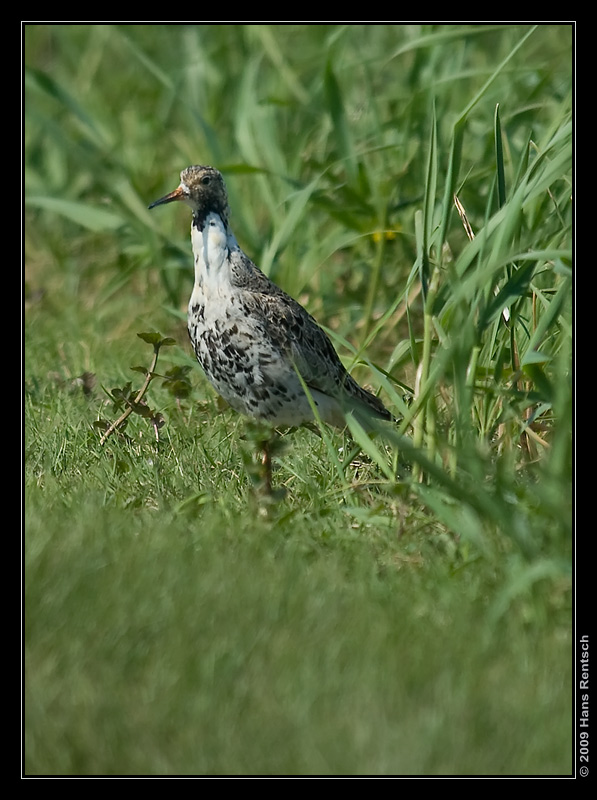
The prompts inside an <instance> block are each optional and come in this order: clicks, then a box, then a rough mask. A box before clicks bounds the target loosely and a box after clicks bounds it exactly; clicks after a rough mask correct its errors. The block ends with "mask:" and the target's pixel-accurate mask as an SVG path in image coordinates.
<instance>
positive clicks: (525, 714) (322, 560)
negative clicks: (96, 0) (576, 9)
mask: <svg viewBox="0 0 597 800" xmlns="http://www.w3.org/2000/svg"><path fill="white" fill-rule="evenodd" d="M572 34H573V31H572V27H571V26H569V25H538V26H531V25H526V24H525V25H523V24H514V25H504V24H500V25H467V24H447V25H430V24H413V23H409V24H402V25H380V24H375V25H338V24H337V25H39V24H38V25H24V34H23V36H24V61H25V68H24V183H25V187H24V192H25V197H24V200H25V204H24V212H23V214H24V255H25V269H24V280H23V304H24V312H23V328H24V348H23V372H24V392H23V415H24V442H23V453H24V459H23V484H24V522H25V537H24V552H23V559H24V624H23V641H24V645H23V662H24V740H23V773H24V774H25V775H26V776H60V775H73V776H85V775H123V776H144V775H149V776H168V777H172V776H177V775H185V776H206V777H209V776H256V775H263V776H307V775H322V776H368V775H372V776H394V775H395V776H408V775H413V776H442V775H445V776H458V775H498V776H507V775H537V776H547V775H569V774H571V772H572V743H573V737H572V610H571V609H572V604H573V597H572V588H571V554H572V537H573V529H572V478H571V475H572V406H573V400H572V396H573V395H572V385H573V379H572V327H573V323H572V290H571V282H572V225H573V218H572V210H571V193H572V156H571V151H572V130H571V127H572V111H571V107H572ZM193 163H203V164H212V165H214V166H216V167H218V169H220V170H221V171H222V172H223V174H224V176H225V179H226V182H227V186H228V190H229V194H230V203H231V209H232V218H231V219H232V226H233V229H234V231H235V234H236V236H237V238H238V240H239V242H240V243H241V246H242V247H243V248H244V249H245V251H246V252H247V253H248V254H249V255H250V256H251V257H252V258H253V260H254V261H255V263H257V264H258V265H259V266H260V268H261V269H262V270H263V271H264V272H265V273H266V274H268V275H269V276H270V277H271V278H272V280H274V281H275V282H276V283H277V284H278V285H280V286H282V287H283V288H284V289H285V290H286V291H287V292H289V293H290V294H291V295H293V296H294V297H296V298H297V299H298V300H300V302H301V303H302V304H303V305H304V306H305V307H306V308H307V309H308V310H309V312H310V313H311V314H313V316H315V317H316V319H317V320H318V321H319V322H320V324H321V325H322V326H324V327H325V329H326V330H327V331H328V332H329V334H330V336H331V338H332V339H333V341H334V343H335V345H336V348H337V350H338V352H339V354H340V356H341V358H342V360H343V361H344V363H345V365H346V366H347V368H348V369H349V370H350V371H351V372H352V373H353V374H354V375H355V377H356V378H357V379H358V380H359V381H360V382H361V383H364V384H367V385H368V386H370V387H371V388H372V389H373V390H374V391H376V392H379V394H380V397H381V398H382V399H383V401H384V403H385V404H386V405H387V406H388V407H389V408H390V409H391V410H392V412H393V413H394V415H395V416H396V418H397V422H396V423H395V425H393V426H390V428H389V429H387V430H385V431H384V432H383V433H382V434H381V435H378V436H375V437H372V438H370V437H369V436H368V435H367V434H365V433H364V431H363V430H362V429H359V428H358V427H355V426H354V425H353V426H352V427H351V429H350V431H344V432H337V431H333V430H331V429H327V428H325V427H323V428H317V426H316V429H315V430H308V429H301V430H296V431H290V432H282V434H281V435H280V438H279V439H278V441H277V445H276V453H275V459H274V465H275V469H274V492H273V495H271V496H268V495H267V494H266V493H265V492H264V487H263V484H262V478H261V473H260V466H259V459H258V449H259V448H258V441H259V437H260V436H261V435H262V433H263V432H262V431H261V430H259V428H258V427H257V426H255V425H252V424H250V423H249V422H247V421H246V420H244V419H242V418H241V417H239V416H238V415H237V414H235V413H234V412H233V411H232V410H230V409H228V408H227V407H225V404H224V403H223V402H222V401H221V400H220V399H219V398H218V397H217V396H216V395H215V393H214V391H213V390H212V389H211V387H210V386H209V384H208V383H207V381H206V380H205V378H204V376H203V374H202V373H201V370H200V368H199V367H198V366H197V365H196V363H195V361H194V357H193V355H192V351H191V348H190V345H189V342H188V337H187V333H186V303H187V301H188V296H189V294H190V291H191V287H192V254H191V247H190V239H189V225H190V215H189V213H188V209H183V208H181V207H178V206H177V205H176V204H175V205H174V206H167V207H166V208H164V209H161V210H160V209H158V210H154V211H151V212H150V211H148V209H147V206H148V205H149V203H151V202H152V201H153V200H155V199H157V198H158V197H160V196H162V195H163V194H165V193H166V192H168V191H171V190H172V189H174V188H175V186H176V185H177V183H178V175H179V172H180V171H181V170H182V169H183V168H184V167H186V166H188V165H189V164H193ZM139 334H142V336H140V335H139ZM147 334H152V335H151V336H148V335H147ZM162 339H165V340H166V341H165V342H164V344H163V346H161V347H159V348H157V349H158V354H157V355H158V360H157V364H156V365H155V368H154V370H153V372H154V373H155V374H154V375H153V377H152V380H151V382H150V384H149V387H148V389H147V391H146V393H145V395H144V397H143V400H144V403H145V404H144V405H143V406H140V405H139V404H137V405H136V406H135V409H136V411H141V412H142V413H132V414H131V415H130V416H129V418H128V420H127V424H126V426H121V427H118V428H117V429H114V431H113V432H112V433H111V434H110V435H109V436H107V437H105V440H104V441H102V434H105V432H106V430H107V428H108V426H109V425H110V424H111V423H113V422H115V421H116V420H117V419H118V418H119V417H120V415H121V414H122V413H123V411H124V409H126V408H127V406H128V405H130V401H131V400H134V399H135V398H136V396H137V394H138V392H139V390H140V388H141V386H142V385H143V382H144V380H145V377H146V371H147V370H148V369H150V367H151V364H152V357H153V355H154V349H155V348H154V347H152V342H155V341H162Z"/></svg>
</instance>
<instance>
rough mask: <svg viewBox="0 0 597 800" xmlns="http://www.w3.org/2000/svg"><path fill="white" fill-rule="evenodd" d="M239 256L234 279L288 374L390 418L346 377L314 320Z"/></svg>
mask: <svg viewBox="0 0 597 800" xmlns="http://www.w3.org/2000/svg"><path fill="white" fill-rule="evenodd" d="M240 256H241V257H242V258H243V263H242V265H239V266H242V269H239V270H238V275H237V276H234V275H233V279H234V280H235V282H236V284H237V285H238V286H239V288H241V289H244V292H243V304H244V305H246V307H247V309H248V311H249V313H251V314H252V315H254V316H256V317H258V318H259V320H260V322H261V324H262V325H263V326H264V328H265V329H266V330H267V334H268V339H269V340H270V341H271V343H272V345H273V346H274V348H275V349H276V350H277V352H278V353H279V354H280V356H281V359H283V360H284V362H290V363H288V370H289V371H290V370H294V369H296V370H297V371H298V373H299V374H300V375H301V377H302V379H303V380H304V381H305V383H306V385H307V386H308V387H309V388H310V389H315V390H317V391H319V392H322V393H323V394H326V395H328V396H330V397H334V398H336V399H337V400H338V401H339V402H340V404H341V405H343V406H344V407H345V408H347V410H348V408H349V407H350V406H356V407H363V406H364V408H365V409H366V410H367V411H369V413H372V414H375V415H376V416H380V417H383V418H386V419H389V418H390V417H391V415H390V413H389V412H388V411H387V409H386V408H385V406H384V405H383V403H382V402H381V400H379V399H378V398H377V397H376V396H375V395H372V394H371V393H370V392H367V391H366V390H365V389H363V388H362V387H361V386H359V384H358V383H357V382H356V381H355V380H354V378H352V377H351V376H350V375H349V374H348V372H347V371H346V369H345V367H344V365H343V364H342V362H341V361H340V358H339V357H338V354H337V353H336V351H335V349H334V346H333V345H332V343H331V341H330V339H329V337H328V336H327V334H326V333H325V332H324V331H323V330H322V329H321V328H320V327H319V325H318V324H317V322H316V321H315V320H314V319H313V317H312V316H311V315H310V314H309V313H308V312H307V311H305V309H304V308H303V307H302V306H301V305H300V304H299V303H297V301H296V300H294V299H293V298H292V297H290V295H287V294H286V293H285V292H284V291H282V289H280V288H279V287H278V286H276V285H275V284H274V283H272V282H271V281H270V280H269V278H267V277H266V276H265V275H264V274H263V273H262V272H261V271H260V270H259V269H258V268H257V267H256V266H255V265H254V264H253V263H252V262H251V261H250V260H249V259H248V258H247V256H245V254H244V253H242V251H240ZM247 262H248V264H247ZM233 263H234V262H233Z"/></svg>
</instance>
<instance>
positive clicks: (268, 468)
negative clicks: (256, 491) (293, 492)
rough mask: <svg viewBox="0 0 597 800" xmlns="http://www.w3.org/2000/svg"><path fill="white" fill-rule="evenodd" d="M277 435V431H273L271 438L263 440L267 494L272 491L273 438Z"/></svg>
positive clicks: (262, 452) (264, 477)
mask: <svg viewBox="0 0 597 800" xmlns="http://www.w3.org/2000/svg"><path fill="white" fill-rule="evenodd" d="M273 436H275V433H272V435H271V436H270V438H269V439H266V440H265V441H264V442H263V446H262V450H261V464H262V466H263V483H264V488H265V491H266V494H271V493H272V453H271V445H272V438H273Z"/></svg>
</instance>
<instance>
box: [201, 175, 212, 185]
mask: <svg viewBox="0 0 597 800" xmlns="http://www.w3.org/2000/svg"><path fill="white" fill-rule="evenodd" d="M210 182H211V178H210V177H209V175H204V176H203V177H202V178H201V183H202V184H203V185H204V186H207V184H208V183H210Z"/></svg>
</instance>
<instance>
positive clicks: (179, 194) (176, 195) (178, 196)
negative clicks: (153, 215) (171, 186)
mask: <svg viewBox="0 0 597 800" xmlns="http://www.w3.org/2000/svg"><path fill="white" fill-rule="evenodd" d="M173 200H184V192H183V189H182V186H179V187H178V189H175V190H174V191H173V192H170V194H166V195H164V197H160V199H159V200H156V201H155V202H153V203H152V204H151V205H150V206H148V208H154V207H155V206H161V205H163V204H164V203H171V202H172V201H173Z"/></svg>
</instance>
